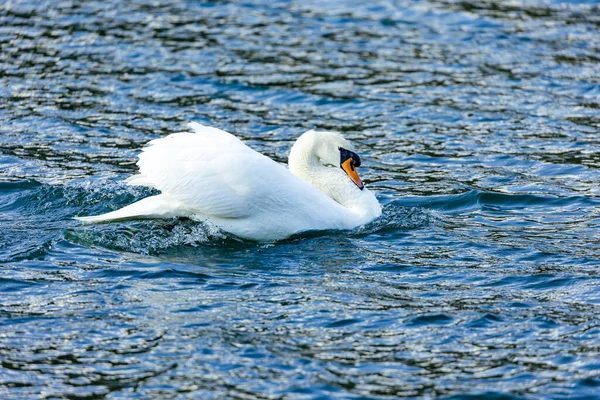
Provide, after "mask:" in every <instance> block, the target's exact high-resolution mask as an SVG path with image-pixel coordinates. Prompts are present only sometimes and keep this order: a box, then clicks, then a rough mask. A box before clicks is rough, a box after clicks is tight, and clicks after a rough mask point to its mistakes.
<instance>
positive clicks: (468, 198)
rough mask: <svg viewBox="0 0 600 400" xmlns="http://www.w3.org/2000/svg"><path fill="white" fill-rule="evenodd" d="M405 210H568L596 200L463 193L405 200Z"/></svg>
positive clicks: (400, 201)
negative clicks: (545, 208)
mask: <svg viewBox="0 0 600 400" xmlns="http://www.w3.org/2000/svg"><path fill="white" fill-rule="evenodd" d="M398 203H399V204H401V205H403V206H405V207H423V208H427V209H433V210H438V211H443V212H469V211H473V210H477V209H481V208H482V207H492V208H503V209H513V210H519V209H524V208H531V207H567V206H572V205H586V206H590V205H598V200H597V199H595V198H591V197H586V196H570V197H557V196H550V195H545V196H543V195H538V194H529V193H526V194H522V193H497V192H491V191H483V190H469V191H467V192H465V193H461V194H454V195H443V196H426V197H404V198H402V200H399V201H398Z"/></svg>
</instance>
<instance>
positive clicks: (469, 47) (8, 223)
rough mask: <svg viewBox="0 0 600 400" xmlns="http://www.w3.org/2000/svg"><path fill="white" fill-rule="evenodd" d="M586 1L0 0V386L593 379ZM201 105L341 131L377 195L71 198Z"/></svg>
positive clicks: (595, 276)
mask: <svg viewBox="0 0 600 400" xmlns="http://www.w3.org/2000/svg"><path fill="white" fill-rule="evenodd" d="M599 32H600V6H599V5H598V4H597V3H596V2H595V1H584V0H582V1H556V0H542V1H531V0H529V1H528V0H525V1H522V2H516V1H508V0H499V1H487V0H484V1H473V0H464V1H457V0H439V1H434V0H428V1H410V0H397V1H378V0H373V1H368V2H355V1H341V0H340V1H327V2H323V1H278V0H271V1H261V0H248V1H245V2H227V1H222V2H221V1H217V2H196V1H186V0H154V1H145V0H135V1H118V0H108V1H106V0H103V1H86V2H71V1H41V0H40V1H33V0H25V1H12V0H9V1H8V2H6V1H4V2H2V3H1V4H0V324H1V326H0V397H1V398H3V399H4V398H7V399H26V398H40V397H41V398H52V399H54V398H71V399H72V398H109V399H120V398H140V399H145V398H160V399H168V398H197V399H211V398H215V399H217V398H237V399H327V398H338V399H380V398H381V399H383V398H430V399H432V398H442V399H476V398H482V399H547V398H554V399H567V398H568V399H584V398H586V399H592V398H600V275H599V268H600V235H599V229H600V212H599V211H598V210H600V189H599V187H600V186H599V182H600V169H599V168H600V135H599V134H600V56H599V54H600V33H599ZM190 120H194V121H198V122H201V123H205V124H210V125H214V126H217V127H219V128H222V129H225V130H228V131H230V132H233V133H235V134H236V135H238V136H239V137H240V138H242V139H243V140H244V141H246V142H247V143H248V144H249V145H250V146H252V147H253V148H254V149H256V150H258V151H260V152H262V153H264V154H266V155H268V156H270V157H272V158H274V159H276V160H278V161H281V162H285V161H286V158H287V153H288V151H289V149H290V147H291V145H292V143H293V142H294V140H295V138H296V137H298V136H299V135H300V134H301V133H302V132H304V131H305V130H307V129H310V128H318V129H328V130H337V131H340V132H343V133H344V134H345V135H346V136H347V137H348V138H350V139H352V140H353V141H354V142H355V143H356V146H357V149H358V151H359V153H360V155H361V158H362V160H363V167H361V170H360V172H361V175H362V177H363V180H364V181H365V182H366V183H367V185H368V187H369V188H370V189H371V190H372V191H374V192H375V193H376V195H377V197H378V199H379V200H380V202H381V203H382V205H383V206H384V213H383V216H382V217H381V218H380V219H379V220H377V221H375V222H373V223H371V224H370V225H368V226H365V227H361V228H358V229H356V230H354V231H351V232H323V233H320V234H307V235H301V236H298V237H293V238H291V239H288V240H285V241H282V242H279V243H275V244H268V245H264V244H262V245H261V244H256V243H252V242H244V241H240V240H238V239H236V238H233V237H230V236H228V235H226V234H224V233H222V232H219V231H218V230H216V229H214V228H211V227H209V226H205V225H202V224H198V223H194V222H191V221H188V220H175V219H174V220H165V221H143V222H139V221H138V222H135V221H133V222H123V223H114V224H105V225H99V226H83V225H82V224H80V223H78V222H77V221H74V220H73V219H72V217H74V216H77V215H90V214H97V213H102V212H106V211H110V210H114V209H117V208H119V207H121V206H123V205H125V204H129V203H131V202H133V201H135V200H138V199H141V198H143V197H145V196H148V195H150V194H152V193H153V192H152V191H151V190H149V189H144V188H133V187H127V186H125V185H124V184H123V180H124V179H125V178H126V177H127V176H129V175H131V174H133V173H135V171H136V167H135V161H136V156H137V154H138V153H139V151H140V149H141V148H142V147H143V146H144V144H145V143H147V142H148V141H149V140H151V139H155V138H159V137H163V136H166V135H167V134H169V133H173V132H176V131H179V130H182V129H184V128H185V123H186V122H187V121H190Z"/></svg>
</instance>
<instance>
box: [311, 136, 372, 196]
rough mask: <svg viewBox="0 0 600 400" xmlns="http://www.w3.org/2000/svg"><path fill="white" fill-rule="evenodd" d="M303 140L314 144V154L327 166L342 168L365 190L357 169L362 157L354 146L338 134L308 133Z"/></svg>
mask: <svg viewBox="0 0 600 400" xmlns="http://www.w3.org/2000/svg"><path fill="white" fill-rule="evenodd" d="M301 138H305V139H307V140H308V141H310V142H312V145H313V146H312V147H313V152H314V154H315V155H316V156H317V158H318V159H319V161H320V163H321V164H323V165H325V166H335V167H339V168H341V169H342V170H343V171H344V172H345V173H346V175H348V177H349V178H350V180H351V181H352V182H354V184H355V185H356V186H357V187H358V188H359V189H360V190H363V188H364V187H365V185H364V184H363V182H362V181H361V179H360V177H359V176H358V173H357V172H356V168H357V167H360V157H359V156H358V154H356V153H355V152H354V146H352V144H351V143H350V142H348V141H347V140H346V139H344V138H343V137H342V135H340V134H339V133H336V132H319V131H308V132H306V133H305V134H304V135H302V137H301Z"/></svg>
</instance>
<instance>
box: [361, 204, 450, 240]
mask: <svg viewBox="0 0 600 400" xmlns="http://www.w3.org/2000/svg"><path fill="white" fill-rule="evenodd" d="M399 203H400V201H395V202H393V203H390V204H388V205H386V206H385V207H384V208H383V210H382V215H381V217H379V218H377V219H376V220H375V221H373V222H371V223H369V224H367V225H363V226H359V227H358V228H355V229H354V230H353V231H352V233H353V234H354V235H367V234H371V233H377V232H386V231H405V230H413V229H421V228H425V227H428V226H431V225H433V224H437V223H439V222H442V220H443V216H442V214H441V213H439V212H437V211H435V210H429V209H426V208H422V207H405V206H403V205H400V204H399Z"/></svg>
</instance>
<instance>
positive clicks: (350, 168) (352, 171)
mask: <svg viewBox="0 0 600 400" xmlns="http://www.w3.org/2000/svg"><path fill="white" fill-rule="evenodd" d="M342 169H343V170H344V172H345V173H347V174H348V176H349V177H350V179H352V182H354V184H355V185H356V186H358V188H359V189H360V190H363V188H364V187H365V185H364V183H362V181H361V180H360V178H359V177H358V173H357V172H356V168H354V164H353V163H352V158H349V159H347V160H346V161H344V162H343V163H342Z"/></svg>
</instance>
